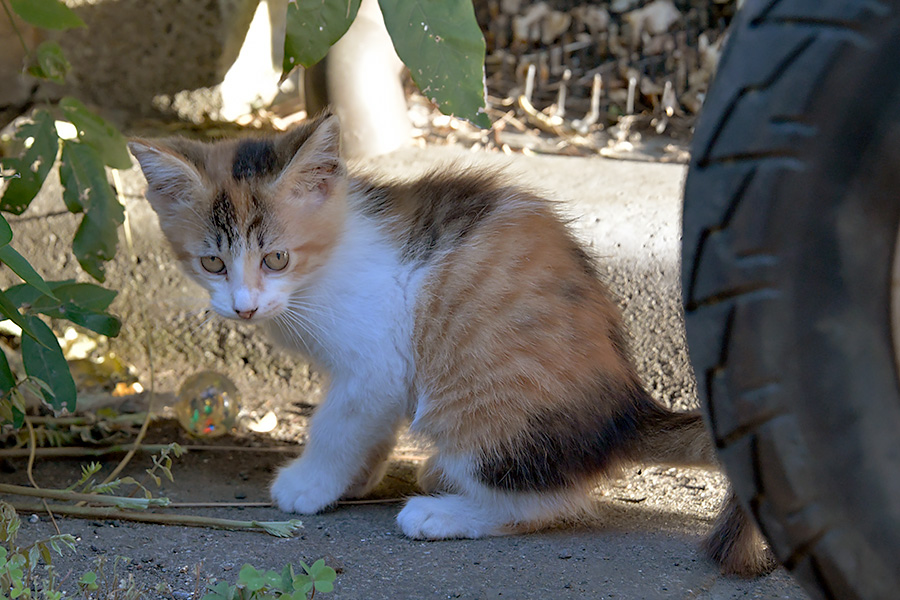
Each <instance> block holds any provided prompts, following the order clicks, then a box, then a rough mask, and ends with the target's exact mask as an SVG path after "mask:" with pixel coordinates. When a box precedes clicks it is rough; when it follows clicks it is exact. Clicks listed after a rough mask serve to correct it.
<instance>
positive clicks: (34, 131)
mask: <svg viewBox="0 0 900 600" xmlns="http://www.w3.org/2000/svg"><path fill="white" fill-rule="evenodd" d="M15 137H16V139H17V140H20V141H22V142H25V143H26V145H27V146H28V147H27V149H26V150H25V152H24V153H23V154H22V156H18V157H9V158H4V159H2V160H0V166H2V167H3V169H4V170H6V169H13V170H14V171H15V172H16V173H17V174H18V175H19V177H17V178H14V179H10V180H9V184H8V185H7V187H6V191H5V192H4V193H3V198H2V200H0V210H5V211H7V212H11V213H14V214H17V215H19V214H22V213H23V212H24V211H25V209H26V208H28V205H29V204H31V201H32V200H34V197H35V196H36V195H37V193H38V192H39V191H41V187H42V186H43V185H44V179H46V178H47V173H49V172H50V169H51V168H52V167H53V163H54V162H55V161H56V153H57V151H58V150H59V137H58V136H57V134H56V125H54V123H53V117H52V116H50V113H48V112H47V111H45V110H39V111H36V112H35V113H34V115H33V116H32V117H31V122H30V123H25V124H24V125H21V126H20V127H19V128H18V130H17V131H16V136H15ZM28 140H31V142H30V145H28ZM7 243H9V242H8V241H7Z"/></svg>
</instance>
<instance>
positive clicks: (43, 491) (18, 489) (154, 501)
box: [0, 483, 170, 508]
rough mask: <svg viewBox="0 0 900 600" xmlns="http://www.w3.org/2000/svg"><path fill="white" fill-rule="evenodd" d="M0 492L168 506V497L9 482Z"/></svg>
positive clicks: (109, 503) (102, 502)
mask: <svg viewBox="0 0 900 600" xmlns="http://www.w3.org/2000/svg"><path fill="white" fill-rule="evenodd" d="M0 493H3V494H13V495H15V496H31V497H34V498H50V499H51V500H71V501H73V502H90V503H93V504H104V505H106V506H122V505H123V504H125V505H130V506H131V507H132V508H134V507H137V506H139V505H146V506H169V505H170V502H169V499H168V498H126V497H123V496H107V495H104V494H83V493H81V492H72V491H69V490H57V489H47V488H30V487H25V486H22V485H13V484H10V483H0Z"/></svg>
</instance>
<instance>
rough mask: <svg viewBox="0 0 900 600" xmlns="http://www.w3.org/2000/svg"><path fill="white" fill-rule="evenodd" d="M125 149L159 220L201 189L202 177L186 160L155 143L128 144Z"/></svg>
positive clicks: (135, 142) (133, 142)
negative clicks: (135, 162) (134, 161)
mask: <svg viewBox="0 0 900 600" xmlns="http://www.w3.org/2000/svg"><path fill="white" fill-rule="evenodd" d="M128 149H129V150H131V153H132V154H133V155H134V157H135V158H137V159H138V162H139V163H140V165H141V170H142V171H143V172H144V177H146V179H147V200H149V201H150V205H151V206H152V207H153V210H155V211H156V212H157V213H158V214H159V215H160V216H161V217H169V216H172V212H173V211H174V210H175V208H176V206H177V205H179V204H181V203H183V202H186V201H189V200H190V198H191V197H192V196H193V195H194V194H195V193H196V192H197V191H199V190H201V189H202V188H203V177H202V176H201V175H200V172H199V171H198V170H197V168H196V167H195V166H194V165H192V164H191V163H190V162H189V161H188V160H187V159H186V158H184V157H183V156H180V155H179V154H177V153H176V152H174V151H173V150H170V149H169V148H167V147H166V146H164V145H162V144H159V143H157V142H149V141H146V140H131V141H129V142H128Z"/></svg>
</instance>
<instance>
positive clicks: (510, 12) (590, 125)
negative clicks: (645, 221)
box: [413, 0, 740, 161]
mask: <svg viewBox="0 0 900 600" xmlns="http://www.w3.org/2000/svg"><path fill="white" fill-rule="evenodd" d="M739 4H740V0H649V1H648V0H608V1H601V2H585V1H580V0H542V1H538V2H533V1H529V0H476V2H475V8H476V14H477V16H478V20H479V23H480V24H481V26H482V29H483V31H484V33H485V39H486V41H487V59H486V75H487V80H486V83H487V89H488V103H489V105H490V107H491V112H492V115H491V116H492V118H493V120H494V127H493V128H492V129H491V131H490V132H487V133H485V132H480V131H478V130H477V129H475V128H472V127H470V126H468V125H467V124H465V123H462V122H459V121H457V120H454V119H448V118H446V117H444V118H441V117H438V116H435V115H433V114H432V115H430V118H427V117H428V115H427V114H426V113H427V112H428V111H427V109H426V108H425V106H424V105H426V104H427V103H426V102H424V99H423V100H422V102H421V104H422V106H421V108H419V109H418V118H416V110H414V111H413V112H414V120H417V121H418V122H417V123H416V124H417V126H419V127H420V129H422V136H423V138H425V139H428V141H429V142H438V143H440V142H441V141H444V142H450V143H465V144H469V145H472V146H477V147H488V148H493V147H496V148H498V149H502V150H504V151H526V152H527V151H529V150H530V151H534V152H553V153H562V154H574V155H589V154H594V153H600V154H604V155H608V156H620V155H627V156H628V157H630V158H645V159H648V160H670V161H683V160H685V159H686V157H687V153H686V151H685V146H686V144H687V141H688V140H689V138H690V131H691V127H692V125H693V118H694V116H695V115H696V114H697V113H698V112H699V110H700V107H701V106H702V104H703V98H704V96H705V94H706V90H707V87H708V85H709V81H710V79H711V77H712V74H713V72H714V71H715V68H716V64H717V62H718V57H719V53H720V51H721V47H722V43H723V41H724V39H725V34H726V31H727V27H728V24H729V23H730V21H731V18H732V16H733V15H734V12H735V10H737V7H738V5H739Z"/></svg>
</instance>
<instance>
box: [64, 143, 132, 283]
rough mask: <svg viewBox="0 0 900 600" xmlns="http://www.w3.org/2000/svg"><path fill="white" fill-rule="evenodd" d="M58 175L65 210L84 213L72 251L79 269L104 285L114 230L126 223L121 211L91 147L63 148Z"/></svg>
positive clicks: (113, 252)
mask: <svg viewBox="0 0 900 600" xmlns="http://www.w3.org/2000/svg"><path fill="white" fill-rule="evenodd" d="M59 174H60V179H61V180H62V184H63V198H64V199H65V202H66V206H67V207H68V209H69V210H70V211H71V212H82V211H83V212H84V218H83V219H82V220H81V225H79V226H78V231H76V232H75V239H73V240H72V250H73V251H74V252H75V257H76V258H77V259H78V262H79V264H81V267H82V268H83V269H84V270H85V271H87V272H88V273H89V274H90V275H92V276H93V277H94V278H95V279H97V280H98V281H103V280H104V279H105V274H104V272H103V263H104V262H105V261H108V260H111V259H112V258H113V257H114V256H115V255H116V244H117V243H118V237H119V236H118V231H117V229H118V226H119V225H121V224H122V223H123V222H124V220H125V211H124V208H123V207H122V205H121V204H120V203H119V201H118V199H117V198H116V195H115V194H114V193H113V190H112V187H111V186H110V185H109V182H108V181H107V179H106V171H105V169H104V168H103V164H102V162H101V161H100V159H99V157H98V156H97V154H96V152H94V150H93V148H91V147H90V146H86V145H84V144H81V143H78V142H66V143H65V144H63V150H62V164H61V165H60V168H59Z"/></svg>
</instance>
